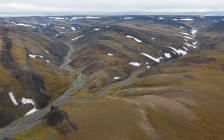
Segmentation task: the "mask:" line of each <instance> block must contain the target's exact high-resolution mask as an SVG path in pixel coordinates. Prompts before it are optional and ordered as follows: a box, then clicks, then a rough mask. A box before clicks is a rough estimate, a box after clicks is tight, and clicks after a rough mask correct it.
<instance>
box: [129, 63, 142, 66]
mask: <svg viewBox="0 0 224 140" xmlns="http://www.w3.org/2000/svg"><path fill="white" fill-rule="evenodd" d="M129 65H133V66H136V67H139V66H141V65H142V64H141V63H139V62H130V63H129Z"/></svg>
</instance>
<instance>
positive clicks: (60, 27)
mask: <svg viewBox="0 0 224 140" xmlns="http://www.w3.org/2000/svg"><path fill="white" fill-rule="evenodd" d="M54 27H55V28H59V29H63V30H64V29H65V27H62V26H54Z"/></svg>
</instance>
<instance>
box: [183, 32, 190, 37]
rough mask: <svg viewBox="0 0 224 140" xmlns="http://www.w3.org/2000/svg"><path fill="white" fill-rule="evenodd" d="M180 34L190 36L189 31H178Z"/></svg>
mask: <svg viewBox="0 0 224 140" xmlns="http://www.w3.org/2000/svg"><path fill="white" fill-rule="evenodd" d="M180 34H182V35H188V36H191V35H190V34H189V33H184V32H180Z"/></svg>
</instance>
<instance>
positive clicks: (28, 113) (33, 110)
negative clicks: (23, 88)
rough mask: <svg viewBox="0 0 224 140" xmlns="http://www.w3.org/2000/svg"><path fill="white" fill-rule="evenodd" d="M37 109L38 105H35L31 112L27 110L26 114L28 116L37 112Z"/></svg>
mask: <svg viewBox="0 0 224 140" xmlns="http://www.w3.org/2000/svg"><path fill="white" fill-rule="evenodd" d="M36 111H38V109H36V106H35V107H34V108H33V109H31V110H30V111H29V112H27V113H26V114H25V116H28V115H30V114H33V113H34V112H36Z"/></svg>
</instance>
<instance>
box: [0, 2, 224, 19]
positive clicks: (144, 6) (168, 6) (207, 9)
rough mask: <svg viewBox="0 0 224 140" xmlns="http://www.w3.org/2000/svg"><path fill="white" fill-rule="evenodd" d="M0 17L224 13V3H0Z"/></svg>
mask: <svg viewBox="0 0 224 140" xmlns="http://www.w3.org/2000/svg"><path fill="white" fill-rule="evenodd" d="M0 2H1V5H0V14H30V15H32V14H33V15H34V14H35V15H38V14H46V15H47V14H64V13H66V14H80V13H83V14H91V13H105V14H106V13H118V12H121V13H135V12H136V13H161V14H167V13H170V14H172V13H224V8H223V5H224V1H223V0H10V1H9V0H0Z"/></svg>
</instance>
